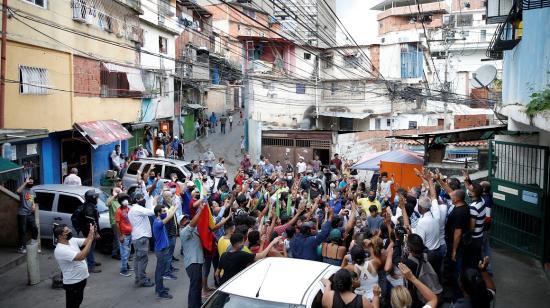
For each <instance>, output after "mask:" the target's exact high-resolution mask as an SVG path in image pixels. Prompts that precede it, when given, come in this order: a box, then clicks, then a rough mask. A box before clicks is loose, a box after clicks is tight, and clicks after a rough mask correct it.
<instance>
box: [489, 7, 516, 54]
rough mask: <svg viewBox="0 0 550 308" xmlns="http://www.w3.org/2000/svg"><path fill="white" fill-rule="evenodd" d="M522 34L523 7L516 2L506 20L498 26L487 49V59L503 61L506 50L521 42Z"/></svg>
mask: <svg viewBox="0 0 550 308" xmlns="http://www.w3.org/2000/svg"><path fill="white" fill-rule="evenodd" d="M522 32H523V21H522V5H521V4H520V3H518V2H515V3H514V5H512V9H511V10H510V13H509V14H508V17H506V20H505V21H504V22H503V23H501V24H499V25H498V27H497V29H496V31H495V34H494V35H493V38H492V39H491V43H490V44H489V48H488V49H487V52H486V55H487V57H489V58H491V59H502V55H503V51H504V50H511V49H513V48H514V47H515V46H516V45H517V44H518V43H519V42H520V41H521V37H522V35H523V33H522Z"/></svg>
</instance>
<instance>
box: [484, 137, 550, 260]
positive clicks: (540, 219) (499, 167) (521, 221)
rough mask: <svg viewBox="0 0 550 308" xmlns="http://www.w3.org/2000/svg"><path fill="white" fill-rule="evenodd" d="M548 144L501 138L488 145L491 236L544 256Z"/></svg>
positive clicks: (535, 254)
mask: <svg viewBox="0 0 550 308" xmlns="http://www.w3.org/2000/svg"><path fill="white" fill-rule="evenodd" d="M548 155H549V151H548V147H542V146H536V145H526V144H518V143H510V142H502V141H492V142H491V143H490V144H489V180H490V182H491V190H492V192H493V200H494V205H493V207H492V209H491V216H492V217H493V224H492V227H491V230H490V234H491V239H492V240H493V241H495V242H496V243H499V244H502V245H506V246H509V247H512V248H514V249H517V250H519V251H521V252H523V253H526V254H528V255H530V256H533V257H535V258H538V259H541V260H542V259H543V258H545V255H546V256H548V254H545V250H547V248H546V249H545V247H549V245H545V241H546V240H547V239H546V238H547V237H546V236H545V234H546V232H547V230H546V227H545V224H546V223H547V222H548V220H547V219H546V217H547V213H548V210H547V207H548V204H547V201H548Z"/></svg>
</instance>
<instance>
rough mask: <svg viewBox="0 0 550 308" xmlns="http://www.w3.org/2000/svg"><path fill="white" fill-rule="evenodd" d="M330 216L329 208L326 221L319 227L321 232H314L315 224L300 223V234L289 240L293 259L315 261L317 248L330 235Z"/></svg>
mask: <svg viewBox="0 0 550 308" xmlns="http://www.w3.org/2000/svg"><path fill="white" fill-rule="evenodd" d="M332 216H333V212H332V208H329V209H328V212H327V219H326V220H325V222H324V223H323V225H322V226H321V231H320V232H318V233H316V232H315V231H314V229H315V224H314V223H313V222H311V221H309V222H304V223H302V225H301V226H300V233H299V234H296V235H295V236H294V237H293V238H292V240H290V250H291V251H292V257H293V258H296V259H304V260H312V261H316V260H317V246H319V245H320V244H321V243H322V242H323V241H324V240H326V239H327V237H328V235H329V233H330V226H331V223H332Z"/></svg>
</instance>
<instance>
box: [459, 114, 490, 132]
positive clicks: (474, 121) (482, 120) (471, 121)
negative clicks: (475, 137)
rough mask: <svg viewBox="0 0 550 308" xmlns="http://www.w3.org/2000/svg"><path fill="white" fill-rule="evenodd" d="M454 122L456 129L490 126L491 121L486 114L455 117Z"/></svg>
mask: <svg viewBox="0 0 550 308" xmlns="http://www.w3.org/2000/svg"><path fill="white" fill-rule="evenodd" d="M454 121H455V123H454V124H455V129H459V128H469V127H477V126H486V125H488V124H489V120H488V119H487V115H485V114H471V115H455V118H454Z"/></svg>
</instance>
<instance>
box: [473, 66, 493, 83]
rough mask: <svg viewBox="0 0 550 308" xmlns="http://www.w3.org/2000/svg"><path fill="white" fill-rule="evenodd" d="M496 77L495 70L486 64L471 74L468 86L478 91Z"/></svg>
mask: <svg viewBox="0 0 550 308" xmlns="http://www.w3.org/2000/svg"><path fill="white" fill-rule="evenodd" d="M496 77H497V68H496V67H494V66H492V65H490V64H487V65H483V66H482V67H480V68H478V69H477V70H476V71H475V72H474V73H472V81H470V84H471V85H472V87H474V88H476V89H479V88H485V87H486V86H488V85H489V84H491V82H493V80H495V78H496Z"/></svg>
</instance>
